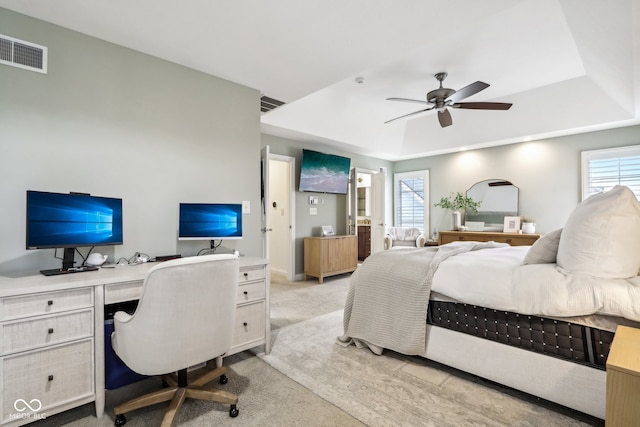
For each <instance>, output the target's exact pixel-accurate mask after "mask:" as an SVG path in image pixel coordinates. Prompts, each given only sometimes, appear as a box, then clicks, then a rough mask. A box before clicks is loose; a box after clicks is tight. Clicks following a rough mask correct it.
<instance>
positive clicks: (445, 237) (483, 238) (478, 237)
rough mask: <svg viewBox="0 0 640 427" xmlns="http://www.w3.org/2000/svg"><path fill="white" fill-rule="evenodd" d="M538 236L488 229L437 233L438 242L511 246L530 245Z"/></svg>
mask: <svg viewBox="0 0 640 427" xmlns="http://www.w3.org/2000/svg"><path fill="white" fill-rule="evenodd" d="M539 238H540V235H539V234H518V233H502V232H489V231H441V232H439V233H438V244H440V245H444V244H446V243H451V242H457V241H475V242H490V241H493V242H498V243H508V244H510V245H511V246H530V245H533V243H534V242H535V241H536V240H538V239H539Z"/></svg>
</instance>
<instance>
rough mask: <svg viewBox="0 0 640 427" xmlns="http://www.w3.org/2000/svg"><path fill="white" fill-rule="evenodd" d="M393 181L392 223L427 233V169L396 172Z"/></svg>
mask: <svg viewBox="0 0 640 427" xmlns="http://www.w3.org/2000/svg"><path fill="white" fill-rule="evenodd" d="M393 181H394V184H393V188H394V199H395V212H394V221H393V222H394V225H395V226H396V227H415V228H418V229H419V230H420V231H421V232H422V233H425V234H429V209H428V206H429V171H428V170H422V171H415V172H403V173H396V174H394V176H393ZM425 207H427V208H426V209H425Z"/></svg>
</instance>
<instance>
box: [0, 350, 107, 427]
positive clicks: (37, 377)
mask: <svg viewBox="0 0 640 427" xmlns="http://www.w3.org/2000/svg"><path fill="white" fill-rule="evenodd" d="M0 365H1V370H0V372H2V378H3V387H2V420H3V421H7V420H8V419H9V418H10V416H11V414H16V412H17V411H16V409H15V408H14V403H15V402H16V401H17V400H18V399H23V400H24V401H26V402H31V403H32V404H31V406H32V407H34V406H35V407H36V408H37V406H40V405H38V402H37V401H35V402H34V400H33V399H37V400H38V401H39V402H40V404H41V406H40V408H39V409H38V410H37V411H36V412H37V413H39V414H44V413H46V412H47V409H49V408H52V407H54V406H56V405H58V404H61V403H66V402H70V401H73V400H75V399H80V398H86V397H87V396H92V395H93V394H94V386H93V340H92V339H87V340H83V341H80V342H75V343H72V344H66V345H62V346H57V347H53V348H47V349H44V350H39V351H33V352H30V353H26V354H24V353H22V354H20V355H16V356H7V357H3V358H1V359H0ZM29 412H30V411H24V412H22V413H20V415H21V416H26V415H25V414H28V413H29ZM31 419H33V418H31Z"/></svg>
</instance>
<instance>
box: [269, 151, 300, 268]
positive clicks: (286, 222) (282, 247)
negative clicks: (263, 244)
mask: <svg viewBox="0 0 640 427" xmlns="http://www.w3.org/2000/svg"><path fill="white" fill-rule="evenodd" d="M295 161H296V159H295V157H290V156H281V155H278V154H272V153H270V154H269V187H268V189H269V191H268V198H267V211H271V214H270V215H269V217H268V221H269V222H268V224H267V230H270V231H269V233H268V234H269V246H270V247H269V254H270V258H269V261H270V262H271V273H272V274H273V273H274V272H276V273H279V274H281V275H283V276H286V278H287V280H289V281H294V280H295V256H294V255H295V239H294V236H295Z"/></svg>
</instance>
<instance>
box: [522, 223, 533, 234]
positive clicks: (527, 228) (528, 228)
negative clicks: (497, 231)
mask: <svg viewBox="0 0 640 427" xmlns="http://www.w3.org/2000/svg"><path fill="white" fill-rule="evenodd" d="M522 232H523V233H524V234H533V233H535V232H536V223H535V222H523V223H522Z"/></svg>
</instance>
